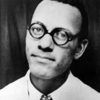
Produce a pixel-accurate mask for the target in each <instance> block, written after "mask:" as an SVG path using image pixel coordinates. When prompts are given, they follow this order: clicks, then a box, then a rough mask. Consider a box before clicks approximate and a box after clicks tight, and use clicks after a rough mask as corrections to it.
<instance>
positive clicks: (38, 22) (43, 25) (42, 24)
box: [30, 21, 72, 35]
mask: <svg viewBox="0 0 100 100" xmlns="http://www.w3.org/2000/svg"><path fill="white" fill-rule="evenodd" d="M33 24H40V25H41V26H42V27H43V28H44V29H45V30H46V31H48V29H47V27H46V26H45V24H44V23H42V22H40V21H36V22H34V23H32V24H31V25H30V26H32V25H33ZM55 29H62V30H65V31H66V32H67V33H68V34H69V35H72V32H70V31H69V30H68V29H66V28H63V27H56V28H54V29H52V31H53V30H55ZM52 31H51V32H52Z"/></svg>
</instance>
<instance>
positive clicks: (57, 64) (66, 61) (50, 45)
mask: <svg viewBox="0 0 100 100" xmlns="http://www.w3.org/2000/svg"><path fill="white" fill-rule="evenodd" d="M36 22H39V23H42V24H43V25H45V27H46V28H47V30H48V32H49V33H50V32H51V31H52V30H53V29H55V28H59V27H60V28H64V29H66V30H67V31H68V32H69V33H70V34H71V35H76V34H77V33H78V32H79V31H80V26H81V14H80V12H79V10H78V9H77V8H75V7H72V6H71V5H68V4H63V3H58V2H56V1H43V2H42V3H41V4H40V5H39V6H38V7H37V9H36V11H35V13H34V15H33V17H32V21H31V24H32V23H36ZM77 43H78V40H77V38H75V39H74V40H72V41H69V42H68V43H67V44H65V45H63V46H58V45H56V44H55V43H54V41H53V39H52V36H51V35H49V34H46V35H44V36H43V37H42V38H41V39H35V38H34V37H32V36H31V35H30V33H29V31H28V30H27V36H26V55H27V59H28V63H29V68H30V71H31V73H32V75H35V76H36V77H38V78H42V79H51V78H54V77H56V76H58V75H60V74H62V73H63V72H65V71H66V70H68V69H69V67H70V64H71V63H72V60H73V58H74V52H75V49H76V47H77Z"/></svg>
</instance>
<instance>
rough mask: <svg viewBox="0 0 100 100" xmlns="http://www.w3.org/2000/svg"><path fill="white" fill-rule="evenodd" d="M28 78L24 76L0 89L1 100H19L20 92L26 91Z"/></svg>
mask: <svg viewBox="0 0 100 100" xmlns="http://www.w3.org/2000/svg"><path fill="white" fill-rule="evenodd" d="M26 86H27V79H26V77H25V76H24V77H22V78H20V79H18V80H16V81H14V82H12V83H10V84H9V85H7V86H5V87H4V88H3V89H1V90H0V100H17V99H14V98H18V97H19V95H20V94H22V93H23V94H24V93H25V92H26Z"/></svg>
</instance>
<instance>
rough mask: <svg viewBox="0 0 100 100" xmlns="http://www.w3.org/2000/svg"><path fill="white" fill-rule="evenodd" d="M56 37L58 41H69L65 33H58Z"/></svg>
mask: <svg viewBox="0 0 100 100" xmlns="http://www.w3.org/2000/svg"><path fill="white" fill-rule="evenodd" d="M55 36H56V38H57V39H59V40H62V41H63V40H66V39H67V34H66V32H65V31H59V32H56V33H55Z"/></svg>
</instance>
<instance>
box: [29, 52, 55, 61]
mask: <svg viewBox="0 0 100 100" xmlns="http://www.w3.org/2000/svg"><path fill="white" fill-rule="evenodd" d="M31 56H32V57H35V58H39V59H41V60H46V61H47V60H49V61H55V59H54V58H53V57H50V56H42V55H36V54H31Z"/></svg>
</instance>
